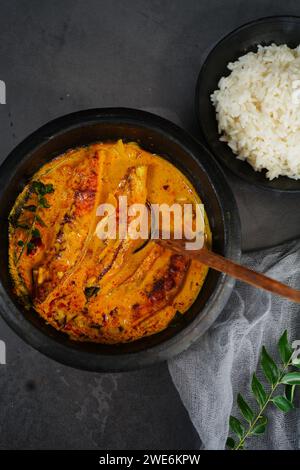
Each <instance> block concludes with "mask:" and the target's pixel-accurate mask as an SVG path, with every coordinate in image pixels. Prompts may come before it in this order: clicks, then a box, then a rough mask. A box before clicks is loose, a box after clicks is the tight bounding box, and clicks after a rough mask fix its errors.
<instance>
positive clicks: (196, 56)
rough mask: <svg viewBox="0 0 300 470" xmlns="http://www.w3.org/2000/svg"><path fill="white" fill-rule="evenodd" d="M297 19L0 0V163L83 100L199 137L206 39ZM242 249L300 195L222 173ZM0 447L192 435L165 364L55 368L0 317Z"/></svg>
mask: <svg viewBox="0 0 300 470" xmlns="http://www.w3.org/2000/svg"><path fill="white" fill-rule="evenodd" d="M273 14H295V15H300V4H299V2H298V1H296V0H294V1H291V0H285V1H284V2H283V1H282V0H278V1H274V0H272V1H271V0H269V1H267V0H248V1H238V0H210V1H207V0H205V1H204V0H127V1H124V0H88V1H86V0H85V1H84V0H78V1H76V0H73V1H72V0H63V1H57V0H55V1H54V0H52V1H51V2H48V1H40V0H31V1H30V0H27V1H23V0H21V1H16V0H15V1H11V0H0V34H1V36H0V39H1V41H0V79H2V80H4V81H5V82H6V85H7V104H6V105H0V129H1V138H0V159H1V161H2V160H3V159H4V158H5V157H6V156H7V154H8V153H9V152H10V150H11V149H12V148H13V147H14V146H15V145H16V144H17V143H18V142H20V141H21V140H22V139H23V138H24V137H25V136H27V135H28V134H29V133H31V132H32V131H34V130H35V129H36V128H38V127H39V126H41V125H42V124H44V123H46V122H47V121H49V120H50V119H53V118H55V117H57V116H60V115H62V114H65V113H69V112H72V111H77V110H80V109H84V108H89V107H103V106H128V107H135V108H141V109H147V110H152V111H154V112H156V113H158V114H161V115H163V116H165V117H167V118H170V119H172V120H173V121H176V122H177V123H180V124H181V125H182V126H183V127H185V128H186V129H188V130H189V131H191V132H192V133H193V134H194V135H196V136H197V133H198V129H197V124H196V120H195V116H194V108H193V102H194V88H195V83H196V79H197V75H198V72H199V69H200V66H201V62H202V60H203V58H204V57H205V54H206V53H207V52H208V50H209V49H210V48H211V47H212V45H213V44H214V43H215V42H216V41H217V40H218V39H220V38H221V37H222V36H223V35H224V34H226V33H228V32H229V31H231V30H232V29H234V28H236V27H237V26H239V25H241V24H243V23H245V22H247V21H249V20H252V19H255V18H259V17H262V16H269V15H273ZM227 178H228V179H229V180H230V183H231V186H232V188H233V190H234V192H235V195H236V198H237V201H238V204H239V209H240V213H241V220H242V226H243V247H244V248H245V249H252V248H258V247H262V246H267V245H268V246H270V245H273V244H275V243H278V242H281V241H284V240H287V239H289V238H292V237H295V236H298V235H300V211H299V203H300V196H299V195H298V196H297V195H280V194H276V193H270V192H267V191H263V190H257V189H255V188H253V187H250V186H248V185H246V184H245V183H243V182H241V181H238V180H237V179H236V178H234V177H232V176H231V175H229V174H227ZM0 339H2V340H5V341H6V344H7V365H6V366H1V365H0V448H3V449H11V448H13V449H17V448H36V449H42V448H60V449H63V448H72V449H75V448H80V449H81V448H88V449H97V448H98V449H154V448H157V449H170V448H173V449H175V448H177V449H181V448H197V446H199V444H200V442H199V439H198V437H197V434H196V432H195V430H194V428H193V426H192V424H191V423H190V421H189V418H188V416H187V413H186V411H185V409H184V408H183V406H182V404H181V402H180V398H179V396H178V394H177V392H176V390H175V389H174V387H173V384H172V382H171V379H170V376H169V373H168V370H167V365H166V364H161V365H158V366H155V367H151V368H149V369H146V370H143V371H139V372H132V373H126V374H109V375H100V374H92V373H87V372H80V371H76V370H73V369H70V368H68V367H64V366H61V365H60V364H57V363H55V362H53V361H52V360H50V359H47V358H45V357H43V356H42V355H41V354H39V353H38V352H36V351H34V350H33V349H31V348H30V347H29V346H27V345H26V344H24V343H23V342H22V341H21V340H20V339H19V338H18V337H16V335H15V334H14V333H13V332H12V331H10V330H9V328H8V327H7V326H6V325H5V324H4V323H3V321H2V320H1V321H0Z"/></svg>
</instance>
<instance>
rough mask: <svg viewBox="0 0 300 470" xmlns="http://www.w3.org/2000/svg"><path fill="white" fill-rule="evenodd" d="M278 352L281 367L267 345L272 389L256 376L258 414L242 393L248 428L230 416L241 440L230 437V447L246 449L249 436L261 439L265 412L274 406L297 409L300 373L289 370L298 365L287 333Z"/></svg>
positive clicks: (263, 359)
mask: <svg viewBox="0 0 300 470" xmlns="http://www.w3.org/2000/svg"><path fill="white" fill-rule="evenodd" d="M278 350H279V354H280V358H281V361H282V364H281V365H280V367H279V366H277V365H276V364H275V362H274V361H273V359H272V358H271V356H270V355H269V354H268V353H267V351H266V348H265V347H264V346H263V348H262V352H261V357H260V363H261V367H262V370H263V373H264V375H265V377H266V382H268V383H269V386H268V389H267V388H265V387H264V386H263V385H262V383H261V382H260V381H259V380H258V378H257V376H256V374H255V373H254V374H253V377H252V383H251V391H252V393H253V395H254V398H255V400H256V402H257V405H258V408H259V409H258V411H257V412H256V413H255V411H254V409H253V408H252V406H250V405H249V404H248V403H247V402H246V400H245V399H244V398H243V397H242V395H241V394H238V398H237V404H238V407H239V410H240V413H241V415H242V417H243V419H244V420H245V421H246V423H247V425H248V426H247V427H244V425H243V424H242V423H241V422H240V421H239V419H237V418H236V417H234V416H230V420H229V428H230V430H231V431H232V432H233V433H234V434H235V435H236V436H237V438H238V440H237V441H235V440H234V439H233V438H232V437H228V439H227V441H226V446H227V447H228V448H229V449H232V450H237V449H243V448H244V445H245V441H246V439H247V438H248V437H250V436H258V435H260V434H263V433H264V432H265V430H266V427H267V423H268V420H267V418H266V416H264V413H265V410H266V408H267V406H268V405H269V404H270V403H272V404H273V405H274V406H275V407H276V408H277V409H279V410H280V411H283V412H285V413H286V412H288V411H291V410H293V409H294V405H293V399H294V391H295V386H296V385H300V372H295V371H289V369H290V367H291V366H295V364H294V362H295V358H294V357H293V356H294V354H293V349H292V347H291V345H290V343H289V341H288V336H287V331H285V332H284V333H283V334H282V336H281V337H280V339H279V342H278ZM278 387H281V388H283V390H282V393H283V394H282V395H277V394H276V395H275V392H278Z"/></svg>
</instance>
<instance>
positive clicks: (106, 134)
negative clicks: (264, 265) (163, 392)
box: [0, 108, 240, 371]
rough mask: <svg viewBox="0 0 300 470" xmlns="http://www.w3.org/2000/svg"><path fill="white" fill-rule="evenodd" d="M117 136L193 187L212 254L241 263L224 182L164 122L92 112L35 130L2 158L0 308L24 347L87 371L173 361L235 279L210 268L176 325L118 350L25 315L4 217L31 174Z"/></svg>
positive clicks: (118, 111)
mask: <svg viewBox="0 0 300 470" xmlns="http://www.w3.org/2000/svg"><path fill="white" fill-rule="evenodd" d="M119 138H122V139H124V140H129V141H137V142H139V143H140V145H141V146H142V147H143V148H145V149H146V150H149V151H150V152H154V153H158V154H160V155H162V156H164V157H165V158H166V159H167V160H170V161H171V162H172V163H173V164H174V165H176V166H177V167H178V168H179V169H180V170H181V171H182V172H183V173H184V174H185V175H186V176H187V177H188V178H189V179H190V180H191V182H192V183H193V184H194V186H195V188H196V189H197V191H198V192H199V195H200V196H201V198H202V200H203V202H204V204H205V208H206V211H207V214H208V217H209V221H210V224H211V229H212V233H213V246H214V249H215V250H216V251H217V252H219V253H221V254H223V255H225V256H228V257H229V258H231V259H233V260H235V261H238V260H239V258H240V225H239V216H238V210H237V207H236V204H235V201H234V198H233V195H232V193H231V190H230V188H229V187H228V185H227V183H226V181H225V178H224V176H223V174H222V172H221V171H220V169H219V167H218V165H217V164H216V163H215V161H214V159H213V158H212V157H211V155H210V154H209V153H208V152H207V151H206V150H205V149H204V147H203V146H202V145H200V144H199V143H198V142H196V141H195V140H194V139H193V138H192V137H190V136H189V135H187V134H186V133H185V132H184V131H183V130H181V129H180V128H179V127H177V126H175V125H174V124H172V123H171V122H169V121H166V120H165V119H162V118H160V117H158V116H155V115H153V114H149V113H146V112H143V111H136V110H132V109H122V108H107V109H91V110H87V111H81V112H78V113H74V114H69V115H67V116H63V117H61V118H58V119H55V120H54V121H52V122H50V123H48V124H46V125H45V126H43V127H41V128H40V129H39V130H37V131H36V132H34V133H33V134H31V135H30V136H29V137H28V138H27V139H25V140H24V141H23V142H22V143H21V144H20V145H18V147H16V148H15V149H14V150H13V151H12V152H11V154H10V155H9V156H8V157H7V159H6V160H5V162H4V163H3V165H2V166H1V168H0V218H1V233H0V237H1V243H0V256H1V271H0V310H1V314H2V316H3V318H4V319H5V321H6V322H7V323H8V324H9V325H10V326H11V328H13V330H14V331H15V332H16V333H17V334H18V335H19V336H21V338H23V339H24V340H25V341H26V342H28V343H29V344H31V345H32V346H33V347H34V348H36V349H37V350H39V351H40V352H42V353H44V354H46V355H47V356H49V357H51V358H53V359H55V360H57V361H59V362H62V363H64V364H68V365H70V366H73V367H76V368H80V369H87V370H92V371H123V370H130V369H136V368H140V367H143V366H146V365H149V364H152V363H154V362H158V361H162V360H165V359H168V358H171V357H172V356H174V355H175V354H178V353H180V352H181V351H183V350H184V349H186V348H188V347H189V346H190V345H191V343H192V342H193V341H195V340H196V339H198V338H199V337H200V336H201V335H202V334H203V333H204V332H205V331H206V330H207V329H208V328H209V326H210V325H211V324H212V323H213V322H214V321H215V319H216V318H217V317H218V315H219V314H220V312H221V311H222V309H223V307H224V306H225V304H226V302H227V300H228V298H229V295H230V293H231V291H232V288H233V285H234V281H233V280H232V279H230V278H228V277H227V276H225V275H223V274H218V273H216V272H213V271H210V272H209V274H208V276H207V279H206V281H205V284H204V286H203V289H202V291H201V293H200V295H199V297H198V299H197V300H196V302H195V303H194V304H193V306H192V307H191V308H190V309H189V311H188V312H187V313H186V314H185V315H184V316H183V317H182V319H181V321H179V323H173V324H171V325H170V326H169V327H168V328H167V329H166V330H164V331H162V332H161V333H158V334H156V335H153V336H150V337H147V338H143V339H141V340H138V341H135V342H132V343H128V344H120V345H101V344H89V343H78V342H75V341H72V340H70V339H69V338H68V337H67V335H65V334H64V333H61V332H59V331H56V330H55V329H54V328H52V327H51V326H49V325H47V324H46V323H45V322H44V320H42V319H41V318H40V317H39V316H38V315H37V313H36V312H35V311H34V310H31V311H26V310H25V309H24V308H23V307H22V306H21V305H20V304H19V302H18V299H17V298H16V297H15V296H14V294H13V292H12V285H11V280H10V276H9V271H8V255H7V249H8V236H7V230H8V220H7V219H8V214H9V212H10V210H11V208H12V206H13V204H14V201H15V199H16V197H17V195H18V193H19V192H20V191H22V189H23V187H24V185H25V184H26V183H27V182H28V180H29V179H30V178H31V176H32V175H33V174H34V173H35V172H36V171H37V169H38V168H40V167H41V166H42V165H43V164H44V163H46V162H47V161H49V160H50V159H51V158H53V157H54V156H56V155H57V154H60V153H62V152H65V151H66V150H67V149H68V148H72V147H76V146H80V145H85V144H89V143H92V142H95V141H105V140H116V139H119Z"/></svg>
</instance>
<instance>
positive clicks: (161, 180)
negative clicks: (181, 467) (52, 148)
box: [9, 140, 210, 343]
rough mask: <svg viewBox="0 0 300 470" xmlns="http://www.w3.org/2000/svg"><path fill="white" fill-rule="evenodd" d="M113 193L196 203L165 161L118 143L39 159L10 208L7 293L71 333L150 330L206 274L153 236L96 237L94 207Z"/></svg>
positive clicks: (187, 298) (116, 339) (112, 335)
mask: <svg viewBox="0 0 300 470" xmlns="http://www.w3.org/2000/svg"><path fill="white" fill-rule="evenodd" d="M120 195H124V196H127V199H128V204H132V203H142V204H145V203H146V202H148V201H150V202H151V203H157V204H162V203H167V204H170V205H171V204H173V203H174V202H176V201H181V202H182V201H184V202H189V203H193V204H196V203H199V202H200V200H199V197H198V195H197V193H196V192H195V189H194V188H193V187H192V185H191V184H190V182H189V181H188V180H187V179H186V177H185V176H184V175H183V174H182V173H181V172H180V171H179V170H178V169H177V168H175V167H174V166H173V165H172V164H171V163H169V162H167V161H166V160H164V159H163V158H161V157H159V156H157V155H153V154H151V153H148V152H146V151H144V150H142V149H141V148H140V147H139V146H138V145H137V144H136V143H123V142H122V141H121V140H120V141H118V142H113V143H96V144H92V145H90V146H87V147H82V148H77V149H72V150H69V151H67V152H66V153H65V154H63V155H61V156H59V157H57V158H55V159H53V160H52V161H50V162H49V163H47V164H46V165H44V166H43V167H42V168H41V169H40V170H39V171H38V172H37V173H36V174H35V175H34V176H33V178H32V180H31V181H30V183H29V184H28V185H27V186H26V187H25V188H24V190H23V192H22V193H21V194H20V195H19V196H18V198H17V200H16V202H15V205H14V207H13V210H12V212H11V214H10V219H9V221H10V229H9V262H10V272H11V276H12V279H13V282H14V288H15V292H16V294H17V296H18V297H19V298H20V299H21V300H22V302H24V303H25V305H26V306H27V307H32V306H33V308H34V309H35V310H36V312H37V313H38V314H39V315H40V316H41V317H43V318H44V319H45V321H46V322H47V323H49V324H50V325H52V326H53V327H54V328H56V329H58V330H60V331H62V332H64V333H67V334H68V335H70V337H71V338H72V339H73V340H80V341H93V342H100V343H120V342H127V341H133V340H136V339H139V338H141V337H144V336H148V335H152V334H154V333H157V332H159V331H161V330H163V329H164V328H166V327H167V326H168V325H169V323H170V322H171V321H172V320H173V318H174V317H175V315H176V314H177V313H184V312H185V311H186V310H187V309H188V308H189V307H190V306H191V304H192V303H193V302H194V301H195V299H196V297H197V296H198V294H199V291H200V289H201V287H202V285H203V282H204V279H205V276H206V274H207V268H206V267H205V266H203V265H201V264H200V263H199V262H197V261H195V260H193V261H189V260H188V259H187V258H185V257H183V256H181V255H178V254H174V253H172V252H171V251H169V250H168V249H166V248H163V247H162V246H160V245H158V244H157V243H155V241H154V240H149V241H148V242H146V243H145V241H144V240H132V239H129V238H125V239H118V238H117V239H114V240H101V239H99V237H98V236H96V227H97V222H98V221H99V217H98V216H97V214H96V212H97V207H98V206H99V205H100V204H101V203H104V202H109V203H112V204H117V203H116V201H117V199H118V196H120ZM206 236H207V238H208V240H209V239H210V232H209V227H208V224H207V220H206Z"/></svg>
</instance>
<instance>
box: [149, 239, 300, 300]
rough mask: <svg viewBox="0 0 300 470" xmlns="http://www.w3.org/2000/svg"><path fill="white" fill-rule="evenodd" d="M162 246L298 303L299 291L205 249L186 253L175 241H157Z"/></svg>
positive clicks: (299, 298)
mask: <svg viewBox="0 0 300 470" xmlns="http://www.w3.org/2000/svg"><path fill="white" fill-rule="evenodd" d="M165 242H166V243H165ZM158 243H160V244H161V245H163V246H166V247H168V248H169V249H171V250H172V251H175V252H177V253H181V254H182V255H184V256H188V257H189V258H191V259H197V260H199V261H200V262H201V263H203V264H205V265H206V266H208V267H209V268H212V269H214V270H216V271H220V272H223V273H225V274H228V275H229V276H232V277H234V278H235V279H239V280H240V281H244V282H246V283H247V284H251V285H252V286H254V287H259V288H260V289H265V290H267V291H269V292H272V293H273V294H277V295H280V296H282V297H286V298H287V299H289V300H292V301H293V302H297V303H300V291H299V290H296V289H292V288H291V287H289V286H287V285H285V284H282V282H279V281H276V280H275V279H272V278H270V277H267V276H265V275H264V274H261V273H258V272H256V271H253V270H252V269H250V268H247V267H246V266H242V265H240V264H238V263H235V262H234V261H231V260H230V259H227V258H224V256H221V255H218V254H217V253H214V252H213V251H211V250H208V249H207V248H205V247H204V248H201V250H194V251H187V250H185V249H184V247H183V246H182V245H181V244H180V243H178V242H177V241H175V240H161V239H160V240H158Z"/></svg>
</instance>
